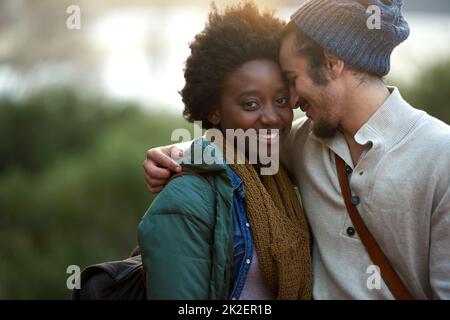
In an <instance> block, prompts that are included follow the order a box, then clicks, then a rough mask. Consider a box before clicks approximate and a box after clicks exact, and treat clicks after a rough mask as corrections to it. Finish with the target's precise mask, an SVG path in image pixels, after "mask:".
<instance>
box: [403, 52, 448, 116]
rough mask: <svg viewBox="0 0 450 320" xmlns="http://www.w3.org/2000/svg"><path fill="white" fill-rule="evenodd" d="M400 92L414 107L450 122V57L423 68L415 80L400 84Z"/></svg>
mask: <svg viewBox="0 0 450 320" xmlns="http://www.w3.org/2000/svg"><path fill="white" fill-rule="evenodd" d="M401 92H402V94H403V96H404V97H405V99H407V101H408V102H409V103H411V104H412V105H413V106H414V107H416V108H418V109H423V110H425V111H427V112H428V113H429V114H430V115H432V116H434V117H436V118H438V119H440V120H442V121H444V122H445V123H447V124H450V58H449V59H447V60H445V61H438V62H436V63H435V64H433V65H432V66H430V67H428V68H427V69H426V70H423V72H422V73H421V75H420V77H418V78H417V81H416V82H414V84H412V85H409V86H408V85H406V86H402V88H401Z"/></svg>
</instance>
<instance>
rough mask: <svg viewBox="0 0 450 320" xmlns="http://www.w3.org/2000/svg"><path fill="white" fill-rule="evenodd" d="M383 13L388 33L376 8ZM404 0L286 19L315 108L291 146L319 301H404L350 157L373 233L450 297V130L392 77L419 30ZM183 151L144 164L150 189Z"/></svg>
mask: <svg viewBox="0 0 450 320" xmlns="http://www.w3.org/2000/svg"><path fill="white" fill-rule="evenodd" d="M369 5H376V6H377V7H378V8H379V9H381V10H380V11H381V24H380V28H381V29H371V28H369V27H368V25H367V23H366V22H367V19H369V18H370V13H367V6H369ZM401 6H402V1H401V0H393V1H380V0H366V1H351V0H312V1H307V2H305V3H304V4H303V5H302V6H301V7H300V9H299V10H298V11H297V12H296V13H295V14H294V15H293V16H292V18H291V22H290V23H289V25H288V26H287V27H286V31H285V34H284V37H283V42H282V46H281V50H280V64H281V66H282V68H283V70H284V72H285V74H286V76H287V78H288V79H289V81H290V83H291V86H292V87H291V89H292V101H293V102H294V101H295V105H296V106H299V107H300V108H301V109H302V110H303V111H304V112H305V113H306V115H307V118H302V119H299V120H298V121H296V122H294V124H293V129H292V131H291V134H290V137H289V138H288V141H287V142H286V145H285V148H283V149H282V152H281V153H282V162H283V164H284V165H285V166H286V167H287V168H288V170H289V171H290V172H291V173H292V174H293V176H294V177H295V180H296V182H297V185H298V187H299V189H300V192H301V196H302V201H303V205H304V208H305V211H306V214H307V216H308V220H309V223H310V226H311V230H312V233H313V268H314V288H313V296H314V298H315V299H392V298H393V295H392V293H391V291H390V290H389V288H387V286H386V284H385V283H384V281H383V280H382V279H379V283H378V282H377V279H376V276H377V273H376V272H374V271H373V270H377V269H376V268H374V266H373V264H374V263H373V261H371V259H370V257H369V255H368V253H367V250H366V248H365V247H364V245H363V244H362V242H361V241H360V239H359V236H358V234H357V233H356V232H355V228H354V226H353V225H352V221H351V219H350V218H349V215H348V213H347V210H346V207H345V204H344V200H343V198H342V194H341V191H340V187H339V182H338V176H337V173H336V167H335V156H336V155H337V156H340V157H341V158H342V159H343V160H344V161H345V163H346V171H347V175H348V179H349V184H350V188H351V191H352V202H353V203H354V204H355V205H356V206H357V208H358V210H359V212H360V214H361V216H362V218H363V220H364V222H365V223H366V225H367V227H368V229H369V230H370V231H371V233H372V234H373V236H374V238H375V239H376V240H377V242H378V244H379V245H380V247H381V249H382V250H383V251H384V253H385V254H386V256H387V258H388V259H389V260H390V262H391V264H392V265H393V267H394V269H395V270H396V271H397V273H398V274H399V276H400V278H401V279H402V281H403V282H404V283H405V285H406V287H407V288H408V290H409V291H410V292H411V294H412V295H413V296H414V297H415V298H416V299H450V170H449V168H450V127H449V126H447V125H446V124H444V123H442V122H441V121H439V120H437V119H435V118H433V117H431V116H429V115H427V114H426V113H425V112H423V111H419V110H417V109H414V108H413V107H412V106H410V105H409V104H408V103H407V102H406V101H405V100H403V98H402V97H401V95H400V93H399V91H398V89H397V88H390V87H386V86H385V85H384V83H383V81H382V77H383V76H385V75H386V74H387V73H388V72H389V69H390V55H391V53H392V51H393V49H394V48H395V47H396V46H397V45H399V44H400V43H401V42H402V41H404V40H405V39H406V38H407V37H408V35H409V27H408V24H407V23H406V21H405V20H404V19H403V16H402V14H401ZM172 148H173V147H165V148H156V149H151V150H149V151H148V153H147V158H148V159H147V160H146V161H145V162H144V168H145V171H146V182H147V186H148V188H149V190H150V191H152V192H157V191H159V190H160V189H161V188H162V186H163V185H164V183H165V182H166V181H167V178H168V177H169V176H170V172H169V171H168V170H167V169H163V168H169V169H170V170H172V171H177V170H180V168H179V166H178V165H176V163H175V162H173V161H172V160H171V159H170V158H169V157H168V156H167V155H169V154H170V153H171V151H172Z"/></svg>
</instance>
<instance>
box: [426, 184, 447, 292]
mask: <svg viewBox="0 0 450 320" xmlns="http://www.w3.org/2000/svg"><path fill="white" fill-rule="evenodd" d="M448 180H450V179H448ZM430 283H431V287H432V290H433V297H434V298H435V299H445V300H449V299H450V181H448V184H447V186H446V191H445V192H444V193H443V196H442V197H441V198H440V199H439V202H438V205H437V207H436V209H435V210H434V212H433V213H432V221H431V248H430Z"/></svg>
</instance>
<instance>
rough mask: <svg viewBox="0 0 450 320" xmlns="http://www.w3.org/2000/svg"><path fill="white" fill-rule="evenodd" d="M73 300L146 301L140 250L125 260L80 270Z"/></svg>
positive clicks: (136, 250)
mask: <svg viewBox="0 0 450 320" xmlns="http://www.w3.org/2000/svg"><path fill="white" fill-rule="evenodd" d="M80 285H81V288H80V289H74V290H73V292H72V299H73V300H145V299H146V287H145V270H144V267H143V265H142V258H141V255H140V252H139V249H135V250H134V253H133V254H132V256H131V257H130V258H128V259H125V260H119V261H111V262H103V263H100V264H96V265H92V266H88V267H87V268H85V269H84V270H83V271H82V272H81V279H80Z"/></svg>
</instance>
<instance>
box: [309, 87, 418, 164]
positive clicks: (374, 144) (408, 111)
mask: <svg viewBox="0 0 450 320" xmlns="http://www.w3.org/2000/svg"><path fill="white" fill-rule="evenodd" d="M388 89H389V91H390V92H391V94H390V96H389V97H388V99H387V100H386V101H385V102H384V103H383V104H382V105H381V107H380V108H379V109H378V110H377V111H376V112H375V113H374V114H373V115H372V116H371V117H370V118H369V120H368V121H367V122H366V123H365V124H364V125H363V126H362V127H361V128H360V129H359V130H358V132H357V133H356V134H355V140H356V142H358V143H359V144H360V145H364V146H367V148H370V149H371V151H374V150H378V151H381V152H384V151H387V150H390V149H391V148H392V147H394V146H395V145H396V144H397V143H399V142H400V141H401V140H402V139H403V138H405V137H406V135H407V134H408V133H409V132H410V131H411V130H412V129H413V128H414V126H415V125H416V123H417V121H418V120H419V119H420V118H421V117H422V116H423V115H424V114H425V112H423V111H420V110H417V109H414V108H413V107H411V106H410V105H409V104H408V102H406V101H405V100H404V99H403V97H402V96H401V94H400V92H399V90H398V88H396V87H388ZM311 135H312V137H313V138H314V139H316V140H318V141H320V142H321V143H323V144H325V145H327V146H328V147H329V148H330V149H331V150H333V151H334V152H335V153H336V154H338V155H339V156H340V157H342V158H343V159H344V160H345V162H346V163H347V164H351V163H353V161H352V160H351V156H350V152H349V149H348V146H347V142H346V141H345V138H344V135H343V134H342V133H341V132H338V133H337V134H336V136H334V137H333V138H327V139H324V138H319V137H317V136H316V135H314V134H313V133H312V132H311Z"/></svg>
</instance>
